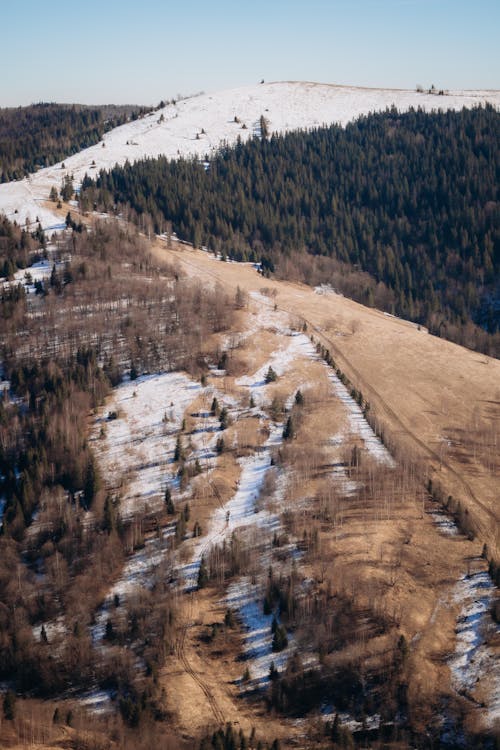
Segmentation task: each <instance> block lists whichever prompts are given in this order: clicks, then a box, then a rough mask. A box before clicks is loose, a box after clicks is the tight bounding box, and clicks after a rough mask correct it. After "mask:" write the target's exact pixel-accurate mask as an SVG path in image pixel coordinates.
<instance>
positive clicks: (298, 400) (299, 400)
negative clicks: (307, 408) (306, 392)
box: [295, 390, 304, 406]
mask: <svg viewBox="0 0 500 750" xmlns="http://www.w3.org/2000/svg"><path fill="white" fill-rule="evenodd" d="M295 404H296V405H297V406H304V396H303V395H302V391H301V390H298V391H297V393H296V394H295Z"/></svg>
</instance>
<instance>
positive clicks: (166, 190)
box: [86, 106, 500, 349]
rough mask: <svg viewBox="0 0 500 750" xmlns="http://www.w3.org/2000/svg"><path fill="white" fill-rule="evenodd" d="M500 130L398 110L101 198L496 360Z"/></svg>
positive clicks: (109, 178) (254, 145)
mask: <svg viewBox="0 0 500 750" xmlns="http://www.w3.org/2000/svg"><path fill="white" fill-rule="evenodd" d="M499 130H500V113H498V112H496V111H495V110H494V109H493V108H492V107H490V106H487V107H485V108H481V107H479V108H475V109H472V110H462V111H460V112H451V111H450V112H434V113H431V114H429V113H424V112H421V111H410V112H407V113H404V114H401V113H399V112H397V111H396V110H394V109H393V110H390V111H387V112H384V113H379V114H372V115H369V116H366V117H361V118H360V119H359V120H358V121H356V122H354V123H352V124H350V125H348V126H347V127H345V128H341V127H339V126H332V127H329V128H321V129H317V130H313V131H310V132H307V133H304V132H302V133H289V134H287V135H273V136H272V137H271V138H267V139H266V138H264V139H262V140H258V139H253V140H251V141H249V142H248V143H246V144H238V145H237V146H236V147H235V148H233V149H230V148H225V149H223V150H222V151H221V152H220V154H219V155H218V156H216V157H215V158H214V159H213V160H212V161H211V162H210V168H209V169H208V170H205V169H204V167H203V166H202V165H200V164H199V163H198V162H197V161H196V160H194V159H193V160H177V161H175V162H174V161H172V162H169V161H168V160H167V159H158V160H147V161H143V162H139V163H136V164H134V165H133V166H131V165H125V166H123V167H120V168H116V169H114V170H112V172H110V173H109V174H105V173H101V175H100V177H99V179H98V183H97V184H98V187H99V188H100V202H101V203H102V204H103V205H104V204H109V203H110V201H112V202H118V203H130V204H131V205H132V207H133V208H134V209H135V210H136V211H137V212H138V213H139V214H141V213H144V212H148V213H149V214H151V215H152V217H153V220H154V222H155V224H156V225H157V227H159V226H160V224H161V222H162V221H164V220H165V218H166V219H169V220H171V221H172V222H173V226H174V230H175V231H176V232H177V234H178V235H179V236H181V237H185V238H191V237H192V235H193V232H194V228H195V226H198V229H199V231H200V226H201V232H202V234H203V237H204V241H205V243H206V244H208V246H209V247H211V248H212V249H214V250H215V249H217V250H219V251H223V252H225V253H227V254H228V255H229V256H230V257H231V258H234V259H236V260H254V261H256V260H260V262H261V263H262V271H263V273H264V275H266V274H267V273H268V272H272V270H273V269H274V267H275V265H276V266H278V268H279V269H281V272H282V273H284V274H286V275H288V276H289V275H293V276H295V277H296V278H297V277H302V278H303V279H305V280H306V281H311V282H317V281H318V280H319V279H321V278H322V279H323V280H324V281H329V280H330V281H332V280H333V283H334V284H335V286H336V287H337V288H339V289H340V291H343V292H344V293H346V294H348V295H349V296H353V297H354V298H355V299H357V300H358V301H361V302H363V303H365V304H368V305H373V304H375V305H376V306H378V307H382V308H383V309H386V310H388V311H389V312H394V313H396V314H398V315H402V316H404V317H406V318H410V319H412V320H415V321H417V322H419V323H423V324H425V325H427V326H429V328H430V329H431V331H432V332H434V333H437V334H439V335H444V336H447V337H448V338H452V339H453V340H457V341H459V342H463V343H466V344H467V345H470V346H477V347H483V348H485V349H488V348H491V347H492V346H497V345H498V346H500V344H499V343H498V341H497V340H496V338H495V339H488V336H487V335H486V334H485V333H484V331H487V332H488V333H489V334H490V335H492V334H495V332H498V331H499V328H500V304H499V296H500V292H499V288H498V267H499V262H500V242H499V221H498V217H499V208H498V206H499V204H500V201H499V185H500V183H499V181H498V170H499V168H500V152H499V149H498V140H499V135H500V133H499ZM86 185H87V187H90V186H91V183H90V182H89V181H87V183H86ZM152 196H154V199H153V198H152ZM299 251H300V252H299ZM307 254H309V255H307ZM311 256H314V258H312V257H311ZM355 269H361V271H362V272H364V273H360V271H359V270H355ZM471 321H474V322H475V323H476V324H478V325H480V326H482V328H483V329H484V331H483V332H481V331H480V330H476V329H475V328H474V326H472V328H471ZM466 326H467V327H466ZM497 338H498V337H497Z"/></svg>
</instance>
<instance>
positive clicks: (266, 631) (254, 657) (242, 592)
mask: <svg viewBox="0 0 500 750" xmlns="http://www.w3.org/2000/svg"><path fill="white" fill-rule="evenodd" d="M263 599H264V592H263V591H262V587H261V586H259V585H258V584H255V585H254V584H252V582H251V580H250V578H249V577H248V576H244V577H242V578H239V579H238V580H237V581H234V582H233V583H231V584H230V585H229V586H228V588H227V593H226V598H225V602H226V603H227V606H228V607H230V608H231V609H232V610H233V611H234V612H237V613H238V617H239V619H240V621H241V623H242V625H243V627H244V628H245V630H246V633H245V635H244V636H243V653H244V656H245V665H247V666H248V670H249V672H250V680H249V682H248V683H247V684H246V687H247V688H249V689H262V688H264V687H266V685H268V684H269V671H270V669H271V664H272V663H274V666H275V667H276V669H277V670H278V671H279V672H282V671H283V670H284V668H285V666H286V662H287V659H288V657H289V656H290V653H291V651H292V646H291V644H290V637H289V644H288V646H287V647H286V648H285V649H284V650H283V651H280V652H279V653H274V652H273V650H272V641H273V634H272V632H271V624H272V621H273V614H270V615H265V614H264V613H263V609H262V606H263ZM277 619H278V618H277Z"/></svg>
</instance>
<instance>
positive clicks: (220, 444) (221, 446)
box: [215, 437, 225, 454]
mask: <svg viewBox="0 0 500 750" xmlns="http://www.w3.org/2000/svg"><path fill="white" fill-rule="evenodd" d="M224 447H225V446H224V438H223V437H220V438H217V442H216V443H215V450H216V451H217V453H219V454H220V453H224Z"/></svg>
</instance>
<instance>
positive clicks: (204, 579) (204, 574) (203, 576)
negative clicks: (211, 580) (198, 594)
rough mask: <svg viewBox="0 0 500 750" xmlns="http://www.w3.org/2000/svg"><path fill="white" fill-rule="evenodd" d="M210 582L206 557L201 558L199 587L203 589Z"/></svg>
mask: <svg viewBox="0 0 500 750" xmlns="http://www.w3.org/2000/svg"><path fill="white" fill-rule="evenodd" d="M207 584H208V570H207V566H206V564H205V557H202V558H201V560H200V569H199V570H198V588H199V589H203V588H205V586H206V585H207Z"/></svg>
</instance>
